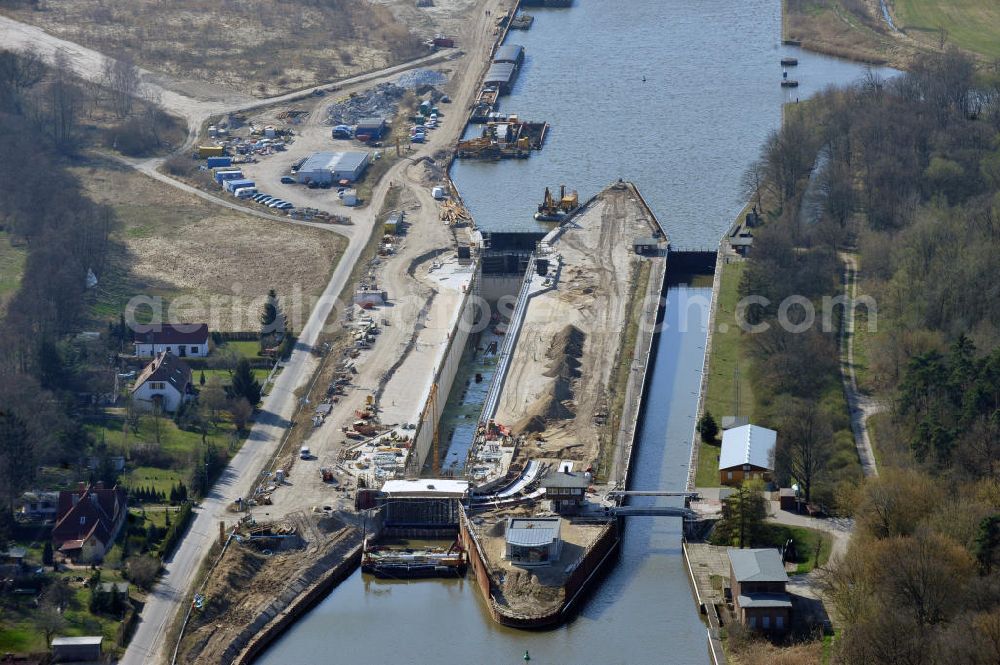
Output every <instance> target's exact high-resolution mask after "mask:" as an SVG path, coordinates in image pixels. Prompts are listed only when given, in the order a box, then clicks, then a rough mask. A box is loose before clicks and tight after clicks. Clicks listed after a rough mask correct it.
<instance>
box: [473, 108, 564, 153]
mask: <svg viewBox="0 0 1000 665" xmlns="http://www.w3.org/2000/svg"><path fill="white" fill-rule="evenodd" d="M490 118H491V119H490V120H489V121H488V122H487V123H486V124H485V126H484V127H483V133H482V136H480V137H478V138H474V139H468V140H466V141H459V142H458V146H457V147H456V150H455V155H456V156H457V157H460V158H467V159H485V160H498V159H509V158H518V159H524V158H526V157H528V156H529V155H530V154H531V151H532V150H541V148H542V145H543V144H544V143H545V135H546V133H548V130H549V124H548V123H547V122H531V121H527V120H520V119H519V118H518V117H517V116H516V115H509V116H501V115H496V114H493V115H491V116H490Z"/></svg>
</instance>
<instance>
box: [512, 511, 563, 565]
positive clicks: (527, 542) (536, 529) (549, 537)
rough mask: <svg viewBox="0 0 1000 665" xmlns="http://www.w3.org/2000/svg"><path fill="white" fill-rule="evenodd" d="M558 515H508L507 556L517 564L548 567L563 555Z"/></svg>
mask: <svg viewBox="0 0 1000 665" xmlns="http://www.w3.org/2000/svg"><path fill="white" fill-rule="evenodd" d="M561 526H562V521H561V520H560V518H558V517H531V518H524V517H508V518H507V533H506V542H505V545H506V546H505V549H504V558H505V559H507V560H508V561H510V562H511V563H513V564H515V565H518V566H547V565H548V564H550V563H552V562H554V561H558V560H559V556H560V554H562V539H561V538H560V535H559V534H560V529H561Z"/></svg>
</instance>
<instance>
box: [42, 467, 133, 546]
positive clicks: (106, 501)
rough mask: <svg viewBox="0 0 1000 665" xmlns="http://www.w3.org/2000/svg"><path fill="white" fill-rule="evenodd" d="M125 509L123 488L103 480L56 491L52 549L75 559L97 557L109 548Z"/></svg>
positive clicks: (123, 518) (119, 526)
mask: <svg viewBox="0 0 1000 665" xmlns="http://www.w3.org/2000/svg"><path fill="white" fill-rule="evenodd" d="M127 512H128V504H127V502H126V495H125V490H123V489H121V488H119V487H118V486H117V485H116V486H114V487H113V488H111V489H106V488H105V487H104V483H100V482H98V483H95V484H93V485H90V486H89V487H88V486H87V485H85V484H84V483H80V484H79V485H78V486H77V489H75V490H63V491H62V492H59V507H58V510H57V512H56V525H55V526H54V527H53V528H52V549H53V550H55V551H56V552H59V553H61V554H62V555H63V556H65V557H67V558H69V559H72V560H73V561H76V562H79V563H91V562H95V561H100V560H101V559H103V558H104V555H105V553H106V552H107V551H108V550H109V549H110V548H111V545H112V543H114V542H115V538H117V537H118V532H119V531H121V528H122V525H123V524H124V523H125V516H126V513H127Z"/></svg>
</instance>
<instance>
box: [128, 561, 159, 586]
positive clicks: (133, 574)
mask: <svg viewBox="0 0 1000 665" xmlns="http://www.w3.org/2000/svg"><path fill="white" fill-rule="evenodd" d="M125 573H126V575H127V576H128V579H129V580H131V581H132V582H134V583H135V584H137V585H139V586H140V587H142V588H143V589H146V590H147V591H148V590H149V589H152V588H153V583H154V582H155V581H156V576H157V575H159V574H160V560H159V559H158V558H157V557H155V556H153V555H151V554H142V555H139V556H133V557H130V558H129V559H128V561H127V562H126V563H125Z"/></svg>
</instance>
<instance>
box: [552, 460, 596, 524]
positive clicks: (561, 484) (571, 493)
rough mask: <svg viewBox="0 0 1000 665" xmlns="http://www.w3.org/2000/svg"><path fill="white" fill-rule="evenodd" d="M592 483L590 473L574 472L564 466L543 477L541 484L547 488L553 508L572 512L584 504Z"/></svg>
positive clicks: (558, 511) (557, 510)
mask: <svg viewBox="0 0 1000 665" xmlns="http://www.w3.org/2000/svg"><path fill="white" fill-rule="evenodd" d="M590 483H591V476H590V474H589V473H578V472H577V473H574V472H572V471H570V470H569V469H568V468H564V469H563V470H562V471H560V472H558V473H550V474H549V475H548V476H546V477H545V478H543V479H542V483H541V485H542V487H543V488H544V489H545V498H546V499H547V500H548V501H549V502H550V503H551V507H552V510H553V511H555V512H557V513H562V512H572V511H574V510H576V509H577V508H579V507H580V506H581V505H582V504H583V502H584V500H585V499H586V494H587V488H588V487H590Z"/></svg>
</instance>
